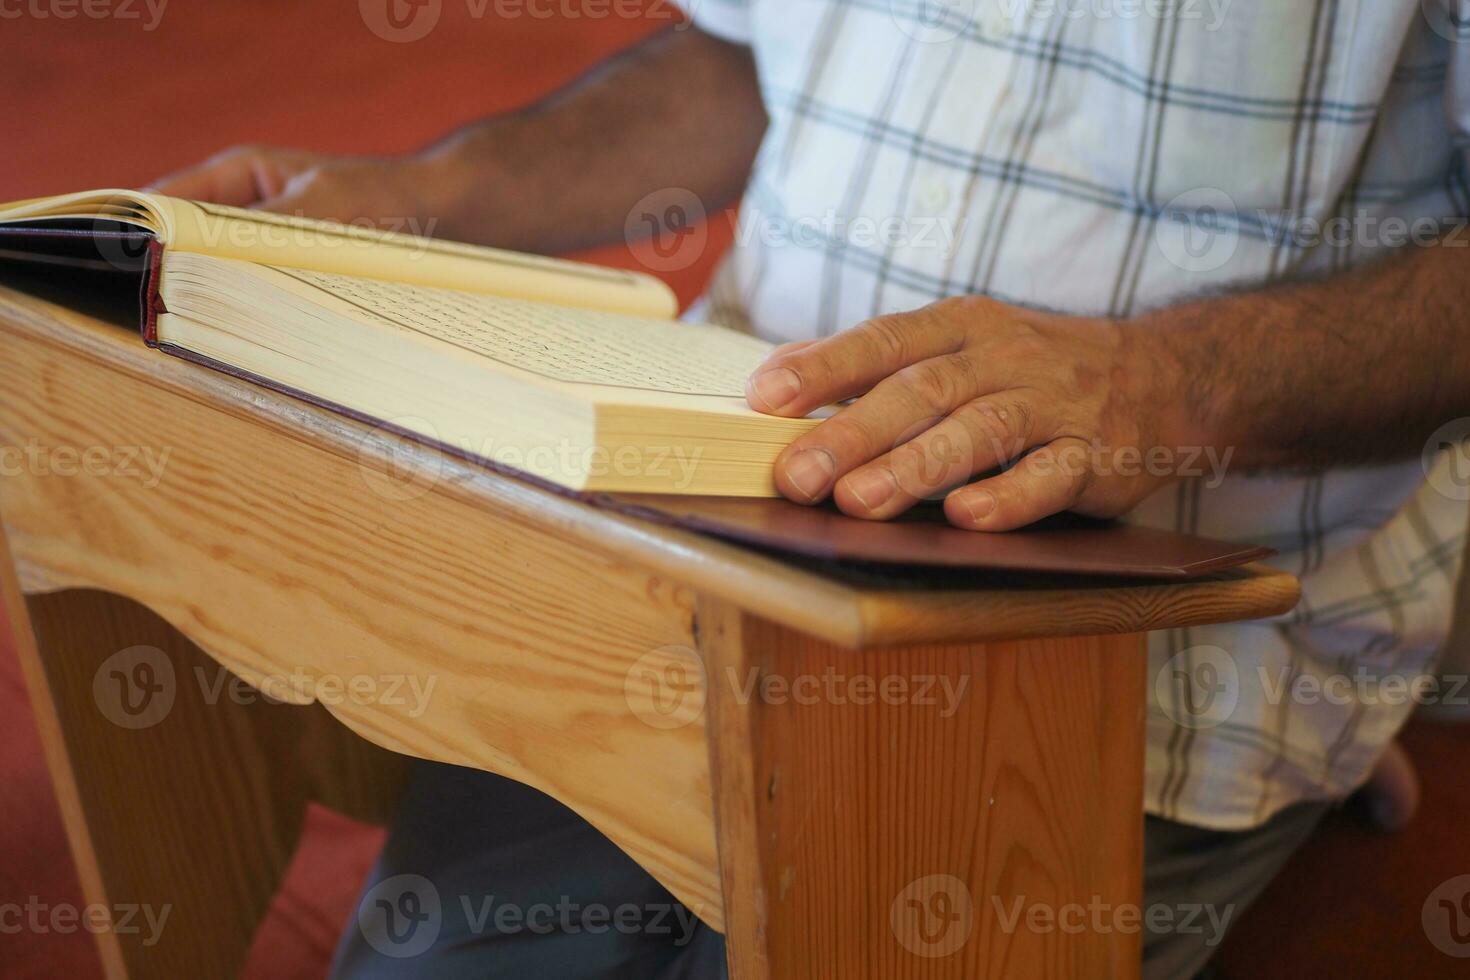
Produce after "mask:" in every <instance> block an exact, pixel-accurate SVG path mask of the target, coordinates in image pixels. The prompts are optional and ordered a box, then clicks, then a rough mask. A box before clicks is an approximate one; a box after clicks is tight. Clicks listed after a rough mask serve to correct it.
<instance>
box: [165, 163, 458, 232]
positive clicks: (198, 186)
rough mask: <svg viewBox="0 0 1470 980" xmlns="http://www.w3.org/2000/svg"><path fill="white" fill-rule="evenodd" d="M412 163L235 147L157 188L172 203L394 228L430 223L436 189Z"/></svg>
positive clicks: (426, 171)
mask: <svg viewBox="0 0 1470 980" xmlns="http://www.w3.org/2000/svg"><path fill="white" fill-rule="evenodd" d="M430 169H431V166H430V164H428V163H427V162H425V161H422V160H419V159H418V158H414V157H365V156H333V155H329V154H325V153H311V152H308V151H306V150H291V149H283V148H279V147H271V146H237V147H234V148H233V149H229V150H226V151H224V152H223V153H220V154H217V155H216V156H214V157H211V158H210V159H209V160H206V161H205V162H204V163H202V164H200V165H198V166H196V167H191V168H189V169H188V170H183V171H180V172H179V173H176V174H172V175H170V176H168V177H165V178H164V179H163V180H160V181H159V182H158V183H157V184H156V185H154V188H153V189H154V190H156V191H158V192H159V193H161V194H168V195H171V196H173V197H184V198H189V199H192V200H196V201H213V202H215V203H217V204H231V205H234V206H235V207H241V208H259V209H260V210H263V211H277V212H280V213H282V214H295V215H303V216H306V217H311V218H329V219H333V220H336V221H343V222H361V221H365V220H371V221H374V222H389V223H392V224H393V225H394V226H395V227H400V228H401V226H402V225H404V224H411V223H412V222H414V221H418V220H421V219H425V218H432V216H433V212H434V211H435V207H434V205H433V204H432V203H431V202H429V201H427V200H426V199H425V197H424V193H425V191H426V190H428V189H430V188H433V187H435V186H438V185H439V183H440V182H441V181H440V180H436V179H435V178H442V175H439V174H432V173H430Z"/></svg>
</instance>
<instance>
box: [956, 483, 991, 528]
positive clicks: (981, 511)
mask: <svg viewBox="0 0 1470 980" xmlns="http://www.w3.org/2000/svg"><path fill="white" fill-rule="evenodd" d="M960 503H961V504H963V505H964V507H965V513H967V514H969V515H970V522H971V523H972V524H979V523H980V522H981V521H983V520H984V519H985V518H986V517H988V516H989V515H990V512H991V511H993V510H995V495H994V494H992V493H991V492H990V491H989V490H973V491H971V492H970V493H966V494H961V495H960Z"/></svg>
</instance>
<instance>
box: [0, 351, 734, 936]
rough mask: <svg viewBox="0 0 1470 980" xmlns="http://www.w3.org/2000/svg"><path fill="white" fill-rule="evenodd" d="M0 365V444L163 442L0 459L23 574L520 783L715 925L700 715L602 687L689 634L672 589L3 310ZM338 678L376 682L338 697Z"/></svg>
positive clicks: (433, 755)
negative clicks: (69, 455) (100, 454)
mask: <svg viewBox="0 0 1470 980" xmlns="http://www.w3.org/2000/svg"><path fill="white" fill-rule="evenodd" d="M104 329H109V330H110V329H111V328H97V331H96V332H97V335H98V336H99V337H100V336H107V337H108V338H109V339H110V340H112V339H116V338H115V337H113V336H112V335H110V334H104V333H102V330H104ZM122 336H123V339H125V340H126V339H130V338H127V337H126V335H122ZM134 343H135V341H134ZM126 346H127V347H128V349H130V350H131V349H132V347H131V344H129V345H126ZM135 353H136V352H135ZM145 353H146V352H145ZM151 359H152V358H150V360H151ZM161 360H162V361H163V362H164V363H166V364H167V366H169V367H174V366H178V367H184V368H188V369H189V372H190V373H193V371H194V369H193V368H190V366H189V365H187V364H184V363H183V362H177V361H175V360H174V359H172V358H166V357H164V358H161ZM0 363H4V364H5V365H6V377H7V381H8V382H13V383H12V384H10V386H9V387H8V390H7V392H6V394H5V398H4V400H3V403H0V444H9V445H16V446H24V445H26V444H27V443H28V442H31V441H35V442H36V443H38V444H40V445H42V446H46V447H75V448H77V449H79V450H83V451H85V449H87V448H89V447H102V448H103V449H104V450H107V451H108V452H111V451H113V450H115V449H117V448H118V447H136V446H143V447H147V448H150V449H151V450H152V451H153V452H155V453H156V454H158V455H160V456H161V455H162V454H163V453H165V452H166V453H168V456H167V466H166V468H165V471H164V476H163V478H162V479H161V480H160V481H159V482H158V483H157V484H156V485H148V484H147V482H146V481H145V480H142V479H138V478H131V477H128V476H124V475H120V474H118V473H115V472H97V473H87V472H78V473H77V474H76V475H68V476H63V475H58V474H55V473H49V474H47V473H25V474H22V475H19V476H17V477H13V478H7V479H5V480H0V514H3V515H4V519H5V522H6V524H7V526H8V528H9V531H10V535H11V546H12V550H13V552H14V558H15V561H16V563H17V566H18V568H19V569H20V573H21V579H22V582H23V585H24V588H25V589H26V591H28V592H31V593H39V592H45V591H56V590H62V589H71V588H99V589H105V590H107V591H109V592H113V593H115V594H118V595H124V596H129V597H131V598H134V599H136V600H137V601H139V602H141V603H143V604H145V605H147V606H148V607H149V608H151V609H153V610H154V611H156V612H157V613H158V614H159V615H161V616H162V617H164V618H165V619H166V620H168V621H169V622H170V623H172V624H173V625H174V626H175V627H177V628H178V629H180V630H181V631H182V632H183V633H184V634H185V635H186V636H188V637H189V638H190V639H191V640H193V641H194V642H196V643H197V644H199V645H200V646H201V647H202V648H204V649H205V650H207V651H209V653H210V655H211V656H212V657H214V658H215V659H217V660H218V661H219V662H220V663H221V664H223V665H225V666H226V667H228V668H229V669H230V670H231V671H232V672H234V673H235V674H238V675H239V676H240V677H243V678H245V679H246V680H248V681H249V682H251V683H252V684H254V685H255V686H257V687H264V688H266V689H267V690H270V691H272V692H273V693H283V694H285V695H288V696H291V697H294V698H296V699H298V700H301V701H303V702H305V701H309V700H312V699H313V698H315V699H317V700H321V701H323V703H326V706H327V707H328V709H329V710H330V711H331V712H332V714H334V715H335V716H336V717H337V718H338V719H340V720H341V721H343V722H345V723H346V724H347V725H348V726H349V727H351V728H352V729H353V730H355V731H356V732H358V733H359V734H361V735H363V736H364V737H366V738H368V739H371V740H372V741H374V742H376V743H378V744H380V745H383V746H386V747H387V748H390V749H393V750H394V751H397V752H402V753H406V754H409V755H414V756H419V757H422V758H429V759H436V760H439V761H445V762H452V763H456V764H460V765H468V766H473V767H475V768H479V769H485V770H489V771H492V772H497V773H500V774H502V775H506V776H510V777H511V778H514V779H517V780H520V781H521V782H524V783H528V784H529V785H532V786H535V787H536V788H538V789H540V790H542V791H544V792H547V793H549V794H551V795H553V796H555V797H557V798H558V799H562V800H564V801H566V802H567V803H568V804H569V805H570V806H572V807H573V809H575V810H577V811H578V812H579V813H580V814H581V815H582V816H583V817H585V818H586V819H587V820H589V821H590V822H591V823H592V824H593V825H595V826H597V827H598V828H599V829H600V830H602V831H603V832H604V833H605V834H607V835H608V837H610V838H611V839H612V840H614V841H616V842H617V843H618V844H619V845H620V846H621V847H623V848H624V849H625V850H626V851H628V853H630V854H631V855H633V856H634V857H635V858H636V859H638V860H639V861H640V862H642V863H643V864H644V866H645V867H647V868H648V869H649V871H650V872H651V873H652V874H654V875H655V877H657V878H658V879H659V880H660V881H661V882H663V884H664V885H665V886H666V887H668V888H669V889H670V890H671V891H672V892H674V894H676V895H678V896H679V897H680V898H681V899H682V900H684V901H685V902H686V903H687V904H688V905H689V906H690V907H691V908H692V909H695V910H696V911H697V912H698V913H699V914H701V915H704V916H705V917H706V918H707V920H708V921H711V922H712V923H713V924H715V925H718V924H719V922H720V899H719V888H718V877H717V876H718V872H717V869H716V862H715V844H714V830H713V821H712V817H711V804H710V797H709V769H708V758H707V754H706V751H705V746H704V740H703V735H702V733H701V732H700V731H698V729H697V727H685V728H679V729H673V730H661V729H658V728H655V727H652V726H650V725H648V724H646V723H644V722H643V721H642V720H640V718H639V717H638V716H637V715H636V714H635V713H634V712H633V711H632V710H631V709H630V707H629V702H628V698H627V693H626V690H625V685H626V683H627V681H628V677H629V676H630V674H631V673H632V672H633V669H634V667H635V665H636V663H637V662H638V660H639V658H641V657H644V656H645V655H648V654H650V652H651V651H658V650H661V649H665V648H673V649H683V650H686V651H689V652H688V653H687V656H689V657H692V656H693V653H692V634H691V622H690V620H691V616H692V608H693V603H694V594H693V593H692V592H691V591H690V590H689V589H688V588H686V587H684V586H682V585H681V584H679V583H677V582H673V581H670V580H668V579H666V578H664V577H663V576H661V575H659V574H657V573H654V572H650V571H648V570H646V569H643V568H639V567H636V566H634V565H631V564H629V563H628V562H626V561H624V560H623V559H622V558H620V557H619V556H616V555H613V554H610V553H607V552H604V551H596V550H592V549H589V548H586V547H582V546H579V544H578V542H577V541H576V540H575V539H569V538H568V537H567V536H566V535H565V533H563V532H562V531H561V530H560V529H559V528H558V527H557V526H556V524H555V523H554V522H551V521H540V522H533V521H532V520H530V519H528V515H526V514H518V513H514V512H506V511H505V510H501V509H494V510H492V509H489V508H476V507H472V506H471V505H470V503H469V502H468V501H467V500H466V499H465V497H464V496H463V495H462V494H454V493H435V492H420V490H421V487H420V486H419V485H418V484H415V483H414V482H412V481H413V478H414V476H413V475H412V474H410V476H409V477H407V478H406V479H405V480H400V481H397V482H393V481H392V480H389V481H387V482H383V483H373V482H370V481H372V480H374V479H375V477H376V474H377V471H375V470H369V471H368V472H367V473H365V472H364V467H365V466H367V465H370V464H366V463H364V462H363V461H362V460H360V459H358V458H356V457H352V456H348V455H345V454H344V453H342V452H338V451H327V450H324V449H321V448H318V447H316V446H314V445H312V444H311V443H309V442H307V441H305V440H303V439H300V438H295V437H293V436H292V435H291V434H290V433H289V432H288V431H287V430H285V429H284V428H283V427H282V426H280V425H277V426H261V425H258V424H256V420H255V419H253V418H252V417H251V416H250V415H249V414H248V413H243V412H238V411H235V410H234V409H235V408H236V407H237V405H236V403H235V402H233V401H226V402H225V403H224V405H223V406H220V407H216V406H214V405H211V404H206V403H205V402H204V401H202V400H200V399H198V398H194V397H187V396H181V394H180V393H178V392H176V391H171V390H169V389H168V388H167V387H165V386H162V385H159V384H156V383H154V380H153V379H152V378H149V377H146V376H142V377H140V376H138V375H136V374H133V373H129V372H126V371H121V370H112V369H108V368H107V367H105V366H103V365H101V364H99V363H98V362H96V361H95V360H92V359H90V358H87V357H79V356H75V355H74V354H73V353H72V352H69V351H66V350H64V349H60V348H57V347H54V346H50V345H47V344H33V343H26V342H24V341H23V340H22V339H21V338H20V337H18V336H17V335H16V334H15V333H14V332H11V331H8V330H0ZM153 363H154V365H155V366H157V365H158V363H159V361H157V360H155V361H154V362H153ZM211 380H213V379H211ZM235 387H237V388H238V387H240V386H235ZM237 395H238V393H237ZM374 487H377V488H378V490H379V491H381V492H374V490H373V488H374ZM541 496H546V495H541ZM359 679H360V680H362V681H363V682H364V683H365V684H370V685H373V686H374V688H375V691H376V692H377V695H374V696H372V697H370V698H369V699H367V700H365V701H361V702H360V701H359V700H358V699H356V698H354V697H350V696H345V695H344V693H343V688H344V686H345V684H346V683H348V682H352V681H355V680H359ZM328 683H330V684H331V685H332V690H333V691H334V692H335V696H334V697H332V698H331V699H330V702H329V703H328V698H327V697H325V696H323V694H322V691H321V690H320V689H319V688H321V687H322V686H324V685H326V684H328ZM416 692H417V693H416ZM424 693H427V697H421V696H420V695H422V694H424ZM378 695H380V696H378ZM630 786H637V787H640V789H641V792H640V793H639V794H630V793H629V792H628V788H629V787H630ZM648 797H652V798H654V799H657V800H659V801H660V805H658V806H656V807H655V806H649V805H648V804H647V798H648Z"/></svg>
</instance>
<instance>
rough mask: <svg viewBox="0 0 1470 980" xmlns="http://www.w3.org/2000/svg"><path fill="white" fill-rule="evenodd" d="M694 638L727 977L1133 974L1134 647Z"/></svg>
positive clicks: (1102, 642)
mask: <svg viewBox="0 0 1470 980" xmlns="http://www.w3.org/2000/svg"><path fill="white" fill-rule="evenodd" d="M699 625H700V643H701V647H702V650H703V653H704V657H705V664H706V670H707V671H708V672H709V677H708V678H707V683H708V691H709V695H708V702H707V703H708V711H709V714H708V716H707V723H708V724H709V726H710V734H711V740H710V744H711V752H712V755H713V762H714V765H713V780H714V792H715V797H716V820H717V826H718V831H719V848H720V865H721V871H722V876H723V885H724V895H725V922H726V938H727V940H728V942H729V950H730V952H729V960H730V966H731V973H732V976H733V978H734V980H799V978H824V977H904V978H909V980H912V978H921V977H922V978H940V977H944V978H956V980H959V978H965V980H976V978H982V977H996V978H1000V977H1027V978H1047V980H1053V978H1074V980H1100V978H1128V977H1136V976H1137V975H1138V971H1139V950H1140V942H1139V938H1140V937H1139V934H1138V932H1137V919H1136V918H1132V917H1131V916H1136V914H1137V910H1138V906H1139V904H1140V902H1141V890H1142V861H1143V808H1142V807H1143V731H1144V729H1143V722H1144V714H1143V713H1144V695H1145V687H1144V684H1145V676H1146V671H1147V666H1146V661H1145V656H1144V649H1143V641H1142V637H1140V636H1124V637H1092V638H1077V639H1058V640H1036V641H1025V642H1014V643H996V644H987V645H985V646H969V647H965V646H948V647H911V648H893V649H881V650H868V651H853V650H844V649H840V648H836V647H833V646H831V645H829V644H826V643H823V642H819V641H817V640H814V639H811V638H809V637H806V636H803V635H801V634H799V633H796V632H793V631H791V630H788V629H785V628H783V627H779V626H775V625H773V624H771V623H769V622H766V621H763V620H761V619H759V618H757V617H754V616H751V615H749V614H746V613H742V612H741V611H740V610H738V609H736V608H734V607H731V606H728V605H725V604H722V603H717V602H709V601H706V602H704V603H703V604H702V605H701V607H700V616H699Z"/></svg>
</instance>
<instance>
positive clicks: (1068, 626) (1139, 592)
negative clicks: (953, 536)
mask: <svg viewBox="0 0 1470 980" xmlns="http://www.w3.org/2000/svg"><path fill="white" fill-rule="evenodd" d="M1300 598H1301V583H1300V582H1299V581H1297V579H1296V576H1294V575H1291V574H1290V573H1288V572H1283V571H1280V570H1278V569H1275V568H1272V567H1270V566H1269V565H1263V564H1259V563H1254V564H1250V565H1245V566H1242V567H1240V568H1236V569H1231V570H1229V571H1224V572H1218V573H1216V574H1214V575H1211V576H1208V577H1206V578H1201V579H1196V580H1194V581H1190V582H1174V583H1155V582H1149V583H1143V584H1137V583H1135V584H1129V585H1112V586H1101V585H1100V586H1097V587H1089V588H1076V587H1072V588H1051V589H1048V588H1038V589H1001V590H996V591H990V592H944V591H932V592H909V591H888V592H872V593H868V594H865V595H863V596H861V597H860V599H859V604H860V606H861V609H862V615H861V621H862V625H861V627H860V631H859V639H858V642H857V643H855V644H853V646H857V647H875V646H893V645H896V644H903V643H960V642H986V643H989V642H993V641H1000V640H1021V639H1034V638H1037V637H1042V636H1101V635H1104V634H1110V633H1146V632H1149V631H1150V630H1155V629H1164V628H1172V627H1179V626H1203V625H1206V624H1208V623H1225V622H1234V621H1239V620H1248V619H1265V618H1267V617H1270V616H1279V615H1281V614H1283V613H1286V612H1288V611H1290V610H1291V609H1292V607H1294V606H1295V605H1296V604H1297V601H1298V600H1299V599H1300Z"/></svg>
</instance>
